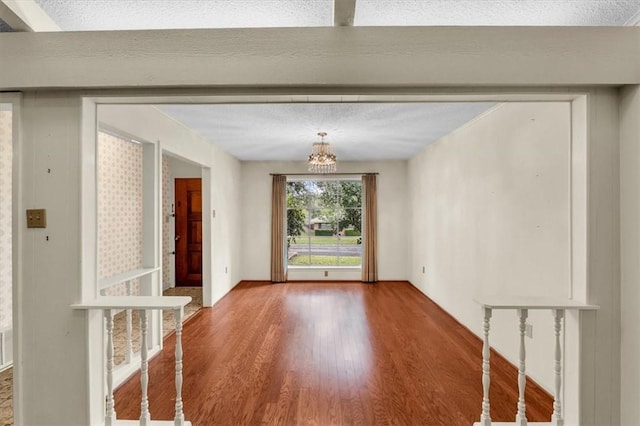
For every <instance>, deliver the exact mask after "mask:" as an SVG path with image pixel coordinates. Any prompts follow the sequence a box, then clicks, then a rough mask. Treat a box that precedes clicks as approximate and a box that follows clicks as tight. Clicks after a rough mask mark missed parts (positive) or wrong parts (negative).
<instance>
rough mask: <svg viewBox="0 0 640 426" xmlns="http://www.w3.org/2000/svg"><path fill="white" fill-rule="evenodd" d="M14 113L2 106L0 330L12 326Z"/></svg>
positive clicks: (0, 154)
mask: <svg viewBox="0 0 640 426" xmlns="http://www.w3.org/2000/svg"><path fill="white" fill-rule="evenodd" d="M12 128H13V125H12V114H11V111H9V110H6V109H5V110H3V109H2V108H0V330H3V329H6V328H11V315H12V314H11V303H12V301H11V286H12V284H11V283H12V277H11V198H12V195H11V170H12V164H11V162H12V155H11V152H12V148H13V146H12V144H13V140H12Z"/></svg>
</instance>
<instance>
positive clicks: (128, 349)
mask: <svg viewBox="0 0 640 426" xmlns="http://www.w3.org/2000/svg"><path fill="white" fill-rule="evenodd" d="M126 285H127V296H131V281H130V280H129V281H127V283H126ZM126 327H127V329H126V342H125V345H126V346H125V351H124V361H125V362H126V363H127V364H130V363H131V361H132V360H133V344H132V337H131V336H132V331H133V320H132V319H131V309H127V312H126Z"/></svg>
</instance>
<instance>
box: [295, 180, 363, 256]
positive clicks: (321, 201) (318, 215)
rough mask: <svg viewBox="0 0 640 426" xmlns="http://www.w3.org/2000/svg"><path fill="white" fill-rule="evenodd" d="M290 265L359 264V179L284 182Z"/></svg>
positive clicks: (360, 199)
mask: <svg viewBox="0 0 640 426" xmlns="http://www.w3.org/2000/svg"><path fill="white" fill-rule="evenodd" d="M286 244H287V249H288V250H287V253H288V259H289V261H288V263H289V266H351V267H360V265H361V263H362V182H361V181H360V180H317V181H315V180H304V181H302V180H301V181H289V182H287V241H286Z"/></svg>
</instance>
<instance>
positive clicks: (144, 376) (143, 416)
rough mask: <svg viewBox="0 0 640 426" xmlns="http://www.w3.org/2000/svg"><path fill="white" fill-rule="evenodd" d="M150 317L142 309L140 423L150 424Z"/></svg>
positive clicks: (145, 425)
mask: <svg viewBox="0 0 640 426" xmlns="http://www.w3.org/2000/svg"><path fill="white" fill-rule="evenodd" d="M148 326H149V319H148V318H147V311H145V310H144V309H143V310H141V311H140V331H141V333H140V387H141V388H142V400H141V402H140V425H141V426H148V425H149V424H150V422H151V415H150V414H149V399H148V397H147V389H148V387H149V362H148V360H147V356H148V348H147V328H148Z"/></svg>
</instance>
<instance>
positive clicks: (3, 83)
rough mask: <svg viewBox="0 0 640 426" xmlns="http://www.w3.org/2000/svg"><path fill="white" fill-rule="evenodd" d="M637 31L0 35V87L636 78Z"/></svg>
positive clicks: (468, 83)
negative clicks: (0, 66) (0, 64)
mask: <svg viewBox="0 0 640 426" xmlns="http://www.w3.org/2000/svg"><path fill="white" fill-rule="evenodd" d="M638 46H640V27H351V28H349V31H342V29H340V28H335V27H313V28H252V29H218V30H171V31H166V30H149V31H104V32H102V31H100V32H92V31H89V32H58V33H6V34H3V35H2V37H0V58H2V72H0V90H20V89H37V88H109V87H111V88H126V87H136V88H143V87H155V88H162V87H165V88H186V87H207V86H210V87H211V86H216V87H224V86H252V87H268V86H278V87H328V86H345V87H346V86H359V87H362V86H368V87H403V86H404V87H409V86H411V87H424V86H440V87H442V86H457V87H478V86H484V87H487V86H502V87H505V86H513V87H515V86H577V85H622V84H639V83H640V55H639V54H638Z"/></svg>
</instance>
